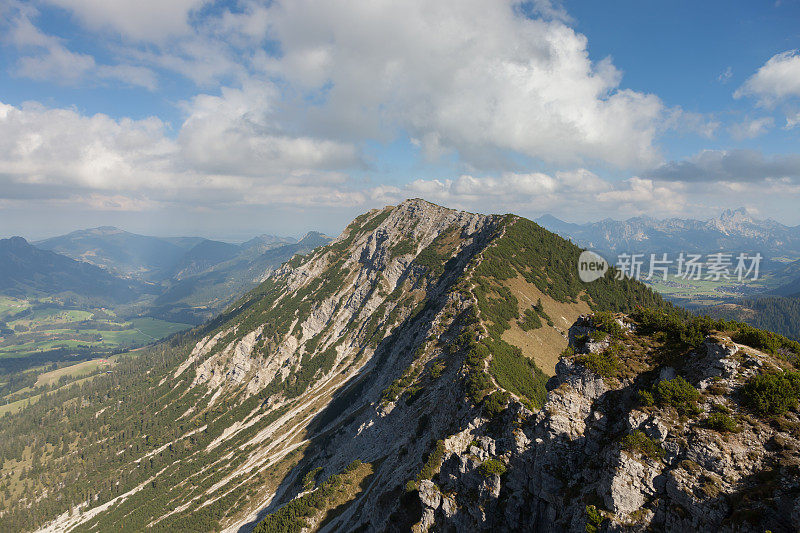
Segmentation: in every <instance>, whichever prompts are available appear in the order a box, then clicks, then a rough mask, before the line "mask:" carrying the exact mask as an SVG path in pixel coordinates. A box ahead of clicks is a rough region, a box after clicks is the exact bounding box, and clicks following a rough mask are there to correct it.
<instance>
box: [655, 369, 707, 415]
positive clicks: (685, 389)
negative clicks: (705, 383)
mask: <svg viewBox="0 0 800 533" xmlns="http://www.w3.org/2000/svg"><path fill="white" fill-rule="evenodd" d="M653 397H654V398H655V400H656V402H658V404H659V405H671V406H672V407H674V408H675V409H676V410H677V411H678V413H680V414H682V415H697V414H700V408H699V407H698V406H697V401H698V400H699V399H700V393H699V392H698V391H697V389H695V388H694V387H693V386H692V385H691V383H689V382H688V381H686V380H685V379H683V378H682V377H681V376H677V377H676V378H674V379H670V380H663V381H659V382H658V383H657V384H656V386H655V388H654V389H653Z"/></svg>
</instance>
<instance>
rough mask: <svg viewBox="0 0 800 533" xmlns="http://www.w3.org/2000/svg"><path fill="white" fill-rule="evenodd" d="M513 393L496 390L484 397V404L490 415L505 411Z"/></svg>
mask: <svg viewBox="0 0 800 533" xmlns="http://www.w3.org/2000/svg"><path fill="white" fill-rule="evenodd" d="M509 399H511V395H510V394H509V393H507V392H506V391H495V392H493V393H491V394H490V395H489V396H487V397H486V398H485V399H484V404H483V406H484V407H485V408H486V412H487V413H488V414H489V415H490V416H493V417H494V416H497V415H499V414H500V413H502V412H503V410H504V409H505V408H506V405H507V404H508V400H509Z"/></svg>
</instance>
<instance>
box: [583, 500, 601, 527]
mask: <svg viewBox="0 0 800 533" xmlns="http://www.w3.org/2000/svg"><path fill="white" fill-rule="evenodd" d="M602 523H603V515H601V514H600V511H598V510H597V507H595V506H594V505H587V506H586V533H597V528H599V527H600V524H602Z"/></svg>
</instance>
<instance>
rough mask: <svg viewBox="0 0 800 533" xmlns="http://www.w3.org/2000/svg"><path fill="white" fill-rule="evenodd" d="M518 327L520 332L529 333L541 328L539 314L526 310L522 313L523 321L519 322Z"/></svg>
mask: <svg viewBox="0 0 800 533" xmlns="http://www.w3.org/2000/svg"><path fill="white" fill-rule="evenodd" d="M519 327H520V328H521V329H522V331H530V330H532V329H539V328H540V327H542V320H541V319H540V318H539V314H538V313H537V312H536V311H535V310H533V309H526V310H525V312H524V313H523V319H522V320H520V321H519Z"/></svg>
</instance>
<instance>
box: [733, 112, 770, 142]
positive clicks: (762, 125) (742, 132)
mask: <svg viewBox="0 0 800 533" xmlns="http://www.w3.org/2000/svg"><path fill="white" fill-rule="evenodd" d="M774 125H775V120H774V119H773V118H772V117H759V118H754V119H752V120H749V119H748V120H745V121H744V122H740V123H738V124H734V125H732V126H731V128H730V131H731V135H732V136H733V138H734V139H737V140H742V139H755V138H756V137H759V136H761V135H763V134H765V133H767V131H769V129H770V128H771V127H772V126H774Z"/></svg>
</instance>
